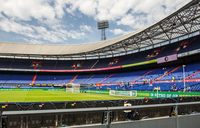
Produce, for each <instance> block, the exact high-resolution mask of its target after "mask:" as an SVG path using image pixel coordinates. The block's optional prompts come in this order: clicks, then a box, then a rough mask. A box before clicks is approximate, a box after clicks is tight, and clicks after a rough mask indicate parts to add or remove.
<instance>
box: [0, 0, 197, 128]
mask: <svg viewBox="0 0 200 128" xmlns="http://www.w3.org/2000/svg"><path fill="white" fill-rule="evenodd" d="M199 41H200V1H199V0H192V1H191V2H189V3H188V4H186V5H185V6H183V7H181V8H180V9H179V10H177V11H176V12H174V13H172V14H171V15H169V16H167V17H166V18H164V19H162V20H161V21H159V22H157V23H156V24H153V25H151V26H149V27H147V28H145V29H143V30H141V31H138V32H132V33H129V34H125V35H123V36H119V37H116V38H113V39H108V40H103V41H100V42H96V43H93V44H80V45H70V44H69V45H54V44H53V45H49V44H19V43H3V42H2V43H0V107H1V121H0V122H1V126H0V127H2V128H38V127H45V128H47V127H74V128H76V127H77V128H104V127H106V128H110V127H112V128H129V127H135V128H147V127H155V128H159V127H163V128H188V127H190V128H198V127H199V126H200V123H199V122H200V114H199V112H200V107H199V104H200V102H199V100H200V97H199V96H200V57H199V55H200V43H199ZM130 113H131V115H129V114H130Z"/></svg>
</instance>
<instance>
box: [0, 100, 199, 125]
mask: <svg viewBox="0 0 200 128" xmlns="http://www.w3.org/2000/svg"><path fill="white" fill-rule="evenodd" d="M198 104H200V102H183V103H166V104H150V105H136V106H127V107H124V106H119V107H95V108H75V109H55V110H54V109H51V110H26V111H2V112H1V120H2V117H5V116H18V115H19V116H30V115H38V114H40V115H41V114H66V113H80V112H81V113H83V112H104V113H105V117H106V119H105V121H104V125H106V126H107V127H108V128H109V127H110V124H111V113H112V112H113V111H118V110H121V111H124V110H132V109H146V108H160V107H175V109H176V111H177V114H176V117H177V118H176V121H177V128H179V123H178V122H179V121H178V111H179V110H178V108H179V106H188V105H198ZM57 124H58V123H56V125H57ZM1 127H2V121H1V125H0V128H1Z"/></svg>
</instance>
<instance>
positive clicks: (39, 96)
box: [0, 89, 135, 103]
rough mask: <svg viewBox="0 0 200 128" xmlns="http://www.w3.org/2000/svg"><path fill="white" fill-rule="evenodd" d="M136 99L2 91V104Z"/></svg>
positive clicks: (46, 91)
mask: <svg viewBox="0 0 200 128" xmlns="http://www.w3.org/2000/svg"><path fill="white" fill-rule="evenodd" d="M134 98H135V97H124V96H122V97H121V96H110V95H108V94H93V93H69V92H66V91H65V90H42V89H29V90H22V89H7V90H0V102H1V103H2V102H3V103H5V102H58V101H61V102H62V101H89V100H124V99H134Z"/></svg>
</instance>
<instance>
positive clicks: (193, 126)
mask: <svg viewBox="0 0 200 128" xmlns="http://www.w3.org/2000/svg"><path fill="white" fill-rule="evenodd" d="M74 128H107V127H106V125H101V124H96V125H87V126H76V127H74ZM110 128H200V114H193V115H183V116H178V120H177V118H175V117H171V118H169V117H162V118H154V119H144V120H139V121H125V122H114V123H112V124H111V125H110Z"/></svg>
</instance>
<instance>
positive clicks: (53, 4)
mask: <svg viewBox="0 0 200 128" xmlns="http://www.w3.org/2000/svg"><path fill="white" fill-rule="evenodd" d="M189 1H190V0H184V1H183V0H153V1H152V0H142V1H141V0H56V1H54V0H0V30H1V31H4V32H7V33H15V34H16V36H18V35H20V36H22V38H23V39H22V40H24V41H30V42H31V41H33V42H34V43H39V42H48V43H65V42H70V41H71V40H81V42H83V40H84V39H89V38H91V37H90V36H89V34H91V33H92V32H94V31H95V30H94V28H93V27H92V25H91V23H92V22H96V21H100V20H109V21H110V22H111V25H113V28H112V30H110V31H109V32H110V33H111V34H113V35H121V34H125V33H126V31H125V30H126V29H125V28H127V27H129V28H131V30H132V31H134V30H136V29H141V28H144V27H146V26H148V25H150V24H152V23H155V22H157V21H159V20H160V19H162V18H164V17H165V16H167V15H169V14H170V13H172V12H174V11H175V10H177V9H178V8H179V7H181V6H182V5H184V4H186V3H187V2H189ZM80 15H81V17H80ZM72 19H76V21H75V23H73V20H72ZM77 19H78V20H77ZM80 19H81V20H80ZM88 21H89V22H88ZM71 24H73V25H71ZM119 28H120V29H119ZM129 30H130V29H129ZM84 41H87V40H84Z"/></svg>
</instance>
